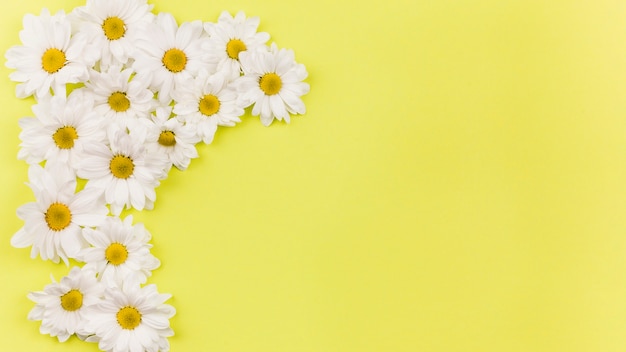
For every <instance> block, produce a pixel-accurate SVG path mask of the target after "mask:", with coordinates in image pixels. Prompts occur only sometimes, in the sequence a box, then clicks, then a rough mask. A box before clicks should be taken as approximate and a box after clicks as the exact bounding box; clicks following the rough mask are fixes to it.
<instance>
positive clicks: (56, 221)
mask: <svg viewBox="0 0 626 352" xmlns="http://www.w3.org/2000/svg"><path fill="white" fill-rule="evenodd" d="M258 25H259V18H256V17H251V18H248V17H246V16H245V14H244V13H243V12H239V13H237V14H236V15H235V16H234V17H233V16H232V15H231V14H229V13H227V12H223V13H222V14H221V15H220V16H219V19H218V20H217V22H215V23H213V22H203V21H201V20H196V21H192V22H185V23H181V24H178V23H177V21H176V20H175V19H174V17H173V16H172V15H171V14H169V13H158V14H156V13H154V12H153V8H152V5H149V4H147V2H146V1H145V0H88V1H87V3H86V4H85V6H81V7H77V8H75V9H74V10H72V11H71V12H70V13H68V14H66V13H65V12H63V11H59V12H57V13H55V14H51V13H50V12H49V11H48V10H47V9H43V10H42V11H41V13H40V14H39V15H38V16H36V15H31V14H27V15H26V16H24V20H23V29H22V31H21V32H20V35H19V37H20V40H21V42H22V45H16V46H14V47H12V48H10V49H9V50H8V51H7V53H6V59H7V61H6V65H7V67H9V68H11V69H14V71H13V72H12V73H11V74H10V79H11V80H13V81H15V82H18V84H17V87H16V95H17V97H19V98H28V97H31V96H33V97H34V100H35V104H34V105H33V107H32V111H33V115H34V116H32V117H24V118H21V119H20V120H19V125H20V127H21V129H22V131H21V133H20V140H21V144H20V150H19V152H18V156H17V157H18V159H21V160H24V161H25V162H27V163H28V164H29V165H30V166H29V171H28V179H29V182H28V186H29V187H30V188H31V189H32V191H33V194H34V198H35V201H34V202H31V203H28V204H25V205H23V206H21V207H19V208H18V209H17V216H18V217H19V218H20V219H21V220H23V221H24V226H23V227H22V228H21V229H19V231H17V232H16V233H15V234H14V235H13V237H12V238H11V244H12V245H13V246H15V247H18V248H27V247H30V248H31V257H32V258H36V257H40V258H41V259H43V260H50V261H53V262H55V263H60V262H61V261H63V262H64V263H65V264H66V265H68V266H69V263H70V262H69V260H70V259H72V260H74V261H76V262H78V263H82V266H81V267H78V266H75V267H72V268H71V270H70V271H69V273H68V274H67V276H65V277H63V278H61V280H60V281H59V282H52V283H51V284H49V285H47V286H46V287H45V288H44V289H43V291H36V292H31V293H30V294H28V298H29V299H30V300H32V301H33V302H34V304H35V306H34V308H32V310H31V311H30V313H29V314H28V319H30V320H35V321H41V325H40V332H41V333H42V334H49V335H51V336H54V337H57V338H58V340H59V341H60V342H64V341H66V340H67V339H68V338H69V337H70V336H72V335H76V336H77V337H78V338H79V339H81V340H84V341H87V342H95V343H98V347H99V348H100V349H101V350H103V351H133V352H134V351H168V350H169V348H170V346H169V342H168V337H170V336H172V335H173V330H172V329H171V327H170V322H169V319H170V318H171V317H172V316H173V315H174V314H175V309H174V307H172V306H171V305H169V304H167V303H165V302H166V301H167V300H168V299H169V298H170V295H169V294H162V293H159V292H158V290H157V287H156V286H155V285H154V284H147V282H148V279H149V277H150V276H151V273H152V271H153V270H155V269H157V268H158V267H159V266H160V261H159V260H158V259H157V258H156V257H154V256H153V255H152V254H151V252H150V250H151V247H152V245H151V244H150V239H151V234H150V232H149V231H148V229H147V228H146V227H145V226H144V225H143V224H141V223H134V222H133V218H132V216H130V215H129V216H126V217H125V218H123V219H122V218H120V214H121V213H122V211H123V210H125V209H136V210H139V211H141V210H144V209H146V210H149V209H152V208H153V206H154V203H155V201H156V191H155V189H156V188H157V187H158V186H159V184H160V181H162V180H163V179H165V178H166V177H167V175H168V173H169V171H170V170H171V168H172V167H175V168H177V169H179V170H185V169H186V168H187V167H189V165H190V161H191V159H193V158H197V157H198V152H197V150H196V144H198V143H205V144H209V143H211V142H212V140H213V136H214V134H215V132H216V130H217V129H218V127H223V126H235V125H236V124H237V123H238V122H240V121H241V120H240V117H241V116H242V115H243V114H244V113H245V112H246V110H247V109H248V110H249V111H250V112H251V115H253V116H259V117H260V120H261V122H262V123H263V124H264V125H266V126H269V125H270V124H271V123H272V122H273V121H274V120H275V119H276V120H279V121H281V120H284V121H286V122H289V120H290V116H291V115H293V114H303V113H305V106H304V103H303V101H302V99H301V97H302V96H303V95H304V94H306V93H308V91H309V85H308V84H307V83H305V82H303V81H304V79H305V78H306V77H307V71H306V69H305V67H304V66H303V65H302V64H299V63H297V62H296V61H295V57H294V53H293V51H291V50H287V49H279V48H278V47H277V46H276V44H274V43H272V44H271V45H269V44H268V41H269V39H270V36H269V34H267V33H264V32H258ZM81 180H82V182H79V181H81ZM148 227H149V226H148Z"/></svg>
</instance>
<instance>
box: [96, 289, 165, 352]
mask: <svg viewBox="0 0 626 352" xmlns="http://www.w3.org/2000/svg"><path fill="white" fill-rule="evenodd" d="M170 297H171V295H169V294H159V293H158V292H157V289H156V286H155V285H148V286H146V287H143V288H139V286H134V287H126V286H125V287H124V289H119V288H109V289H106V290H105V299H104V300H103V301H101V302H100V303H99V304H98V305H94V306H91V307H90V313H89V316H88V321H87V325H86V328H87V329H88V330H90V331H94V332H95V335H94V336H90V337H89V338H87V341H90V342H98V347H99V348H100V349H101V350H102V351H109V352H111V351H115V352H143V351H152V352H156V351H163V352H166V351H169V350H170V344H169V341H168V340H167V338H168V337H170V336H172V335H174V332H173V331H172V329H171V328H170V322H169V319H170V318H171V317H172V316H174V314H176V310H175V309H174V307H172V306H171V305H169V304H165V301H167V300H168V299H169V298H170Z"/></svg>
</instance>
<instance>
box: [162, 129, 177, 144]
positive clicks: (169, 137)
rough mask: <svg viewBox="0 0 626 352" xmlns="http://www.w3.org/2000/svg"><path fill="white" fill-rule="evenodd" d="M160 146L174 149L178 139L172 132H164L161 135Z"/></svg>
mask: <svg viewBox="0 0 626 352" xmlns="http://www.w3.org/2000/svg"><path fill="white" fill-rule="evenodd" d="M159 144H160V145H162V146H164V147H173V146H175V145H176V137H175V136H174V132H172V131H163V132H161V134H160V135H159Z"/></svg>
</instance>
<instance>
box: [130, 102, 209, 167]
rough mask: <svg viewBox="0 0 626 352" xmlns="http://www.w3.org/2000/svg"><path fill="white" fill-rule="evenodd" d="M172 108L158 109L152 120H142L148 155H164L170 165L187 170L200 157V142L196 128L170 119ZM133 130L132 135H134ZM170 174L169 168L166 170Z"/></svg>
mask: <svg viewBox="0 0 626 352" xmlns="http://www.w3.org/2000/svg"><path fill="white" fill-rule="evenodd" d="M171 113H172V108H171V107H169V106H168V107H160V108H157V110H156V113H155V114H152V115H151V118H150V119H142V120H141V122H142V123H143V125H144V129H143V131H144V132H143V133H145V134H146V137H145V140H146V148H147V149H148V153H151V154H160V155H164V156H165V157H166V158H167V160H168V161H169V162H168V165H169V166H171V165H174V166H176V167H177V168H178V169H179V170H186V169H187V167H188V166H189V163H190V162H191V159H193V158H197V157H198V151H197V150H196V143H198V142H199V141H200V138H198V136H197V134H196V128H195V126H192V125H185V124H183V123H182V122H181V121H179V120H177V119H176V118H170V116H171ZM133 132H134V131H132V130H131V132H130V134H131V135H134V133H133ZM165 171H166V172H169V167H167V168H166V170H165Z"/></svg>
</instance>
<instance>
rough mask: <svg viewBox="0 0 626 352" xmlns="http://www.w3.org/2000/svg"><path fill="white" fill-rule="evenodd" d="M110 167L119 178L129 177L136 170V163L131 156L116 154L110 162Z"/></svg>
mask: <svg viewBox="0 0 626 352" xmlns="http://www.w3.org/2000/svg"><path fill="white" fill-rule="evenodd" d="M109 169H110V170H111V173H112V174H113V176H115V177H117V178H129V177H130V176H131V175H132V174H133V171H135V164H133V161H132V160H131V158H129V157H127V156H124V155H116V156H114V157H113V159H111V163H109Z"/></svg>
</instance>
